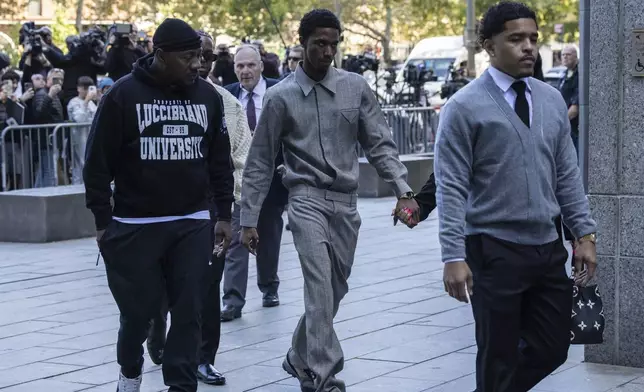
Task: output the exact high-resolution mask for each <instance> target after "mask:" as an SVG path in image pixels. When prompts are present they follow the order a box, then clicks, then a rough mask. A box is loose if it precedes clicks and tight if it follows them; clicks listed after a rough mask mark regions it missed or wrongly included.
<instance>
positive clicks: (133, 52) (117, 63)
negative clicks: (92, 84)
mask: <svg viewBox="0 0 644 392" xmlns="http://www.w3.org/2000/svg"><path fill="white" fill-rule="evenodd" d="M137 38H138V37H137V29H136V26H135V25H132V24H124V23H116V24H114V25H112V27H110V29H109V32H108V42H109V44H108V45H107V46H106V52H107V54H106V60H105V71H106V72H107V73H108V75H109V76H110V78H112V80H114V81H115V82H116V81H118V80H119V79H120V78H122V77H123V76H125V75H129V74H130V73H131V72H132V67H133V64H134V63H135V62H136V61H137V60H138V59H140V58H141V57H143V56H145V55H146V54H147V53H146V51H145V49H144V48H142V47H141V46H139V45H138V44H137V41H138V40H137Z"/></svg>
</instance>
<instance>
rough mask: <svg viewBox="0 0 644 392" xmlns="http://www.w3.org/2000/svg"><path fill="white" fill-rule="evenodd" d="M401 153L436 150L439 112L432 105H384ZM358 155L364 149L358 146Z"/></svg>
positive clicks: (361, 154) (420, 152) (390, 127)
mask: <svg viewBox="0 0 644 392" xmlns="http://www.w3.org/2000/svg"><path fill="white" fill-rule="evenodd" d="M382 111H383V113H384V115H385V118H386V120H387V123H388V124H389V129H390V130H391V136H392V138H393V140H394V142H395V143H396V146H398V153H399V154H400V155H406V154H423V153H433V152H434V140H435V139H436V131H437V130H438V113H437V112H436V110H435V109H434V108H432V107H405V106H397V107H384V108H383V109H382ZM357 150H358V155H359V156H364V151H363V150H362V148H361V147H360V145H358V146H357Z"/></svg>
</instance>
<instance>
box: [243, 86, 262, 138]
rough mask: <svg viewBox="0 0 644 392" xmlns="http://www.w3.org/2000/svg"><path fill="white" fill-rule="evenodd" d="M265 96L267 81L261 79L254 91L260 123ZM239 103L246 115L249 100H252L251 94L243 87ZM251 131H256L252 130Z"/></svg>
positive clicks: (256, 116) (256, 114)
mask: <svg viewBox="0 0 644 392" xmlns="http://www.w3.org/2000/svg"><path fill="white" fill-rule="evenodd" d="M264 94H266V79H264V78H263V77H261V78H260V79H259V82H258V83H257V86H255V89H254V90H253V100H254V101H255V119H256V120H257V122H259V115H260V114H261V113H262V102H263V101H264ZM239 95H240V97H239V101H240V102H241V104H242V107H243V108H244V113H246V107H247V106H248V100H249V98H250V92H248V90H246V89H245V88H244V87H243V86H242V88H241V92H240V93H239ZM251 131H253V132H254V131H255V130H254V129H251Z"/></svg>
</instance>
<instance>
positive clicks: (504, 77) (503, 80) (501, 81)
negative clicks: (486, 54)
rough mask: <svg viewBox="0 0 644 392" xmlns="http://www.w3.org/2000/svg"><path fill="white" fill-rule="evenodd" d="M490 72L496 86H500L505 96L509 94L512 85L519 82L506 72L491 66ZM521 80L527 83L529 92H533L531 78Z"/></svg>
mask: <svg viewBox="0 0 644 392" xmlns="http://www.w3.org/2000/svg"><path fill="white" fill-rule="evenodd" d="M488 71H489V72H490V76H492V80H494V83H496V85H497V86H499V88H500V89H501V90H502V91H503V93H504V94H505V93H507V92H508V90H510V89H511V88H512V85H513V84H514V82H517V79H515V78H513V77H512V76H510V75H508V74H506V73H505V72H502V71H499V70H498V69H496V68H494V67H493V66H491V65H490V68H489V69H488ZM519 80H522V81H524V82H525V84H526V86H527V91H532V88H531V87H530V78H521V79H519Z"/></svg>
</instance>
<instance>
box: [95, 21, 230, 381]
mask: <svg viewBox="0 0 644 392" xmlns="http://www.w3.org/2000/svg"><path fill="white" fill-rule="evenodd" d="M154 44H155V50H154V53H153V54H150V55H148V56H146V57H143V58H141V59H140V60H139V61H138V62H137V63H136V65H135V67H134V69H133V71H132V74H131V75H128V76H125V77H123V78H122V79H120V80H119V81H118V82H117V83H116V84H115V85H114V87H112V88H111V89H110V91H109V92H108V93H107V94H106V95H105V96H104V97H103V99H102V100H101V104H100V106H99V108H98V111H97V114H96V116H95V119H94V123H93V125H92V129H91V132H90V135H89V139H88V143H87V153H86V164H85V168H84V180H85V187H86V193H87V206H88V208H90V209H91V210H92V212H93V213H94V217H95V219H96V229H97V241H98V245H99V249H100V251H101V254H102V255H103V258H104V260H105V267H106V271H107V280H108V284H109V287H110V290H111V291H112V295H113V296H114V299H115V301H116V303H117V305H118V307H119V310H120V313H121V317H120V322H121V327H120V330H119V334H118V343H117V359H118V363H119V365H120V366H121V372H120V375H119V383H118V391H120V392H138V391H139V390H140V385H141V378H142V377H141V376H142V375H141V373H142V366H143V348H142V344H143V342H144V341H145V339H146V337H147V331H148V326H149V320H150V319H151V318H152V317H153V316H154V315H155V314H156V313H158V309H160V307H161V301H162V297H163V295H164V293H167V296H168V305H169V307H170V309H171V317H172V325H171V327H170V331H169V333H168V338H167V342H166V345H165V351H164V358H163V377H164V381H165V383H166V385H168V386H169V387H170V389H169V391H170V392H195V391H196V390H197V377H196V374H195V369H196V368H197V351H198V348H199V343H200V338H201V333H200V319H201V309H202V299H203V297H204V294H205V289H206V288H207V284H208V283H209V281H208V277H209V276H211V271H210V269H212V268H214V266H213V263H212V257H214V256H213V230H212V223H211V214H210V211H209V206H210V205H211V203H214V206H215V207H216V208H215V209H214V210H215V211H214V212H213V215H214V216H213V217H212V218H214V220H215V221H216V224H215V228H214V236H215V239H214V241H215V244H216V246H215V252H214V253H216V254H217V255H218V256H221V255H223V254H224V252H225V250H226V248H227V247H228V244H229V243H230V238H231V229H230V217H231V207H232V202H233V187H234V181H233V166H232V164H231V161H230V142H229V138H228V134H227V130H226V125H225V121H224V119H223V103H222V99H221V96H220V95H219V94H218V93H217V92H216V90H215V89H214V88H213V87H212V86H211V85H210V84H208V83H207V82H206V81H204V80H202V79H200V78H198V73H197V72H198V70H199V66H200V56H201V39H200V37H199V35H198V34H197V33H196V32H195V31H194V30H193V29H192V28H191V27H190V26H188V25H187V24H186V23H185V22H183V21H181V20H178V19H167V20H166V21H164V22H163V23H162V24H161V25H160V26H159V28H158V29H157V31H156V33H155V35H154ZM112 181H114V192H112V188H111V186H110V183H111V182H112ZM111 197H113V199H114V203H113V207H112V205H111V204H110V198H111Z"/></svg>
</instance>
